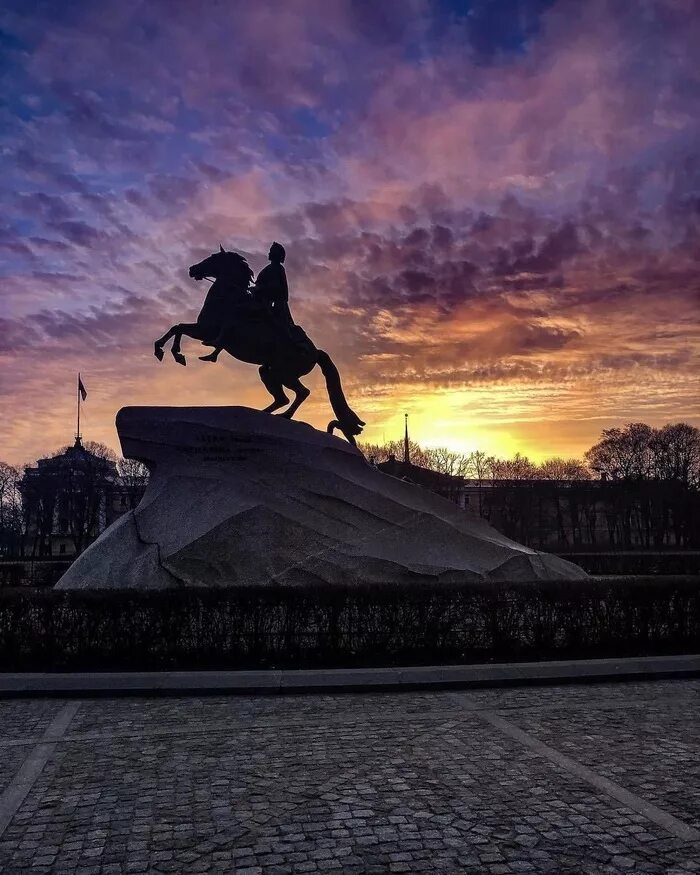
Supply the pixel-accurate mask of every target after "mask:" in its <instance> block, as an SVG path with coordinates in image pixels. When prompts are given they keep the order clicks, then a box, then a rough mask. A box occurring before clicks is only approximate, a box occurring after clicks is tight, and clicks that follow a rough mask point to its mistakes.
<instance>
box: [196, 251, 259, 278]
mask: <svg viewBox="0 0 700 875" xmlns="http://www.w3.org/2000/svg"><path fill="white" fill-rule="evenodd" d="M190 276H191V277H192V279H195V280H198V281H199V280H203V279H204V277H211V278H213V279H215V280H228V281H229V282H232V283H235V284H236V285H243V286H245V288H248V283H249V282H250V280H251V279H252V277H253V271H252V270H251V269H250V267H249V265H248V262H247V261H246V260H245V258H243V256H242V255H239V254H238V253H237V252H227V251H226V250H225V249H224V247H223V246H221V245H220V246H219V251H218V252H214V253H213V254H212V255H210V256H209V257H208V258H205V259H204V261H200V262H199V263H198V264H193V265H192V267H190Z"/></svg>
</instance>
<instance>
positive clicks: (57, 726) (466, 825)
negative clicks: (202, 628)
mask: <svg viewBox="0 0 700 875" xmlns="http://www.w3.org/2000/svg"><path fill="white" fill-rule="evenodd" d="M699 700H700V680H676V681H656V682H634V683H625V684H620V685H617V684H610V683H606V684H602V685H591V686H586V687H575V686H566V687H555V686H548V687H540V688H522V687H520V688H514V689H483V690H467V691H426V692H404V693H366V694H358V693H346V694H343V695H330V694H324V693H321V694H318V695H309V694H307V695H304V696H284V697H281V696H268V697H265V696H242V695H239V696H235V697H232V696H226V695H219V696H199V697H180V698H167V699H164V698H155V699H153V698H147V697H142V698H118V699H106V698H105V699H89V700H73V701H71V702H61V701H60V700H57V699H51V700H46V699H43V700H17V701H6V702H3V703H0V704H1V705H2V707H0V757H1V756H2V755H3V754H4V753H7V752H8V751H9V752H11V753H12V758H6V759H5V760H3V761H2V762H3V765H4V767H5V769H6V772H7V773H9V775H10V779H9V780H10V784H9V785H8V786H6V787H5V788H4V792H0V872H2V873H3V875H5V873H7V875H14V873H23V872H32V873H49V872H51V873H53V872H57V873H58V872H61V873H76V875H77V873H82V875H89V873H93V875H98V873H99V875H101V873H105V875H107V873H127V872H153V873H161V872H162V873H165V872H186V873H189V872H194V873H196V872H231V873H237V875H240V873H244V875H264V873H276V875H280V873H291V875H296V873H301V872H339V873H357V875H361V873H362V875H364V873H377V875H379V873H387V872H388V873H392V872H449V873H464V872H466V873H489V875H499V873H500V875H509V873H518V872H552V873H558V872H571V873H601V875H602V873H605V875H609V873H611V875H612V873H623V872H634V873H637V872H648V873H658V875H662V873H663V875H665V873H681V872H683V873H686V872H697V871H700V830H699V829H697V828H696V827H695V826H694V825H696V824H697V822H698V818H700V799H699V798H698V794H697V793H696V792H695V790H696V789H697V771H696V763H697V760H698V757H697V752H698V750H697V747H698V739H697V728H696V721H697V714H698V710H697V704H698V701H699ZM46 707H49V708H50V709H53V710H51V711H50V714H51V716H50V719H49V720H48V721H47V719H46V718H47V717H49V712H47V711H45V710H44V709H45V708H46ZM32 715H33V722H32V720H31V719H29V720H28V722H27V729H28V731H27V734H26V735H25V737H24V738H23V739H17V738H16V736H13V737H10V736H9V735H8V736H6V735H5V732H4V727H5V724H7V725H8V726H10V727H12V731H13V732H15V733H16V731H17V727H18V725H20V723H21V721H22V720H23V719H26V718H27V717H30V718H31V717H32ZM3 721H4V722H3ZM3 740H4V741H5V744H4V746H2V741H3ZM19 740H22V741H23V744H21V745H20V744H17V743H16V742H18V741H19ZM16 754H20V755H21V756H15V755H16ZM23 757H24V759H22V758H23ZM20 761H21V762H20ZM14 769H17V771H16V773H15V776H14V779H13V776H12V772H13V770H14ZM13 780H14V781H15V782H19V783H20V786H19V788H18V787H17V786H13V784H12V782H13ZM2 790H3V788H2V787H0V791H2ZM621 799H622V800H627V801H626V803H625V802H621V801H620V800H621ZM3 818H4V820H3ZM3 824H4V826H3Z"/></svg>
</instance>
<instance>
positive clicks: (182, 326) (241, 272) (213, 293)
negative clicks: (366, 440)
mask: <svg viewBox="0 0 700 875" xmlns="http://www.w3.org/2000/svg"><path fill="white" fill-rule="evenodd" d="M284 258H285V251H284V247H282V246H281V245H280V244H279V243H273V244H272V246H271V247H270V253H269V259H270V263H269V264H268V265H267V267H265V268H263V270H261V271H260V273H259V274H258V278H257V281H256V282H255V284H254V285H253V286H252V287H251V285H250V284H251V280H252V278H253V271H252V270H251V269H250V267H249V266H248V262H247V261H246V260H245V258H243V256H242V255H239V254H238V253H237V252H227V251H226V250H225V249H224V248H223V246H220V247H219V252H215V253H214V254H213V255H210V256H209V257H208V258H205V259H204V261H200V262H199V264H193V265H192V267H190V276H191V277H192V278H193V279H195V280H197V281H199V280H203V279H205V278H207V279H213V283H212V285H211V287H210V288H209V291H208V292H207V296H206V298H205V301H204V305H203V307H202V309H201V310H200V313H199V316H198V317H197V321H196V322H191V323H187V322H182V323H179V324H178V325H173V327H172V328H170V330H169V331H167V332H166V333H165V334H164V335H163V336H162V337H160V338H159V339H158V340H156V342H155V349H154V353H155V356H156V358H157V359H158V360H159V361H162V360H163V347H164V345H165V344H166V343H167V341H168V340H170V338H173V343H172V348H171V352H172V355H173V358H174V359H175V361H176V362H178V363H179V364H181V365H185V364H187V361H186V359H185V356H184V355H183V354H182V353H181V351H180V340H181V338H182V336H183V335H185V336H186V337H192V338H194V339H195V340H201V341H202V343H204V344H205V345H206V346H213V347H214V352H212V353H211V354H210V355H206V356H201V358H202V360H203V361H214V362H215V361H216V359H217V357H218V355H219V353H220V352H221V351H222V350H225V351H226V352H227V353H229V355H232V356H233V357H234V358H236V359H239V360H240V361H243V362H250V363H251V364H256V365H260V369H259V373H260V379H261V380H262V381H263V384H264V385H265V388H266V389H267V390H268V392H269V393H270V394H271V395H272V397H273V402H272V404H270V405H269V406H268V407H266V408H265V410H266V411H267V412H269V413H271V412H273V411H274V410H279V409H280V408H281V407H285V406H286V405H289V406H288V407H287V409H286V410H285V411H284V413H282V414H281V415H282V416H286V417H287V418H289V419H291V418H292V416H294V414H295V413H296V411H297V410H298V409H299V407H300V406H301V405H302V404H303V403H304V401H305V400H306V399H307V398H308V396H309V390H308V389H307V388H306V386H304V385H303V383H302V382H301V381H300V379H299V378H300V377H303V376H304V374H308V373H309V371H311V370H312V369H313V368H314V367H315V365H318V366H319V367H320V368H321V371H322V372H323V376H324V377H325V378H326V386H327V388H328V397H329V398H330V402H331V407H332V408H333V412H334V414H335V416H336V418H335V419H334V420H333V421H332V422H330V423H329V424H328V431H329V432H332V431H333V429H334V428H338V429H339V430H340V431H341V432H342V433H343V434H344V435H345V437H346V438H347V439H348V441H349V442H350V443H351V444H354V443H355V437H356V435H358V434H360V433H361V432H362V427H363V426H364V424H365V423H364V422H363V421H362V420H361V419H360V418H359V416H357V414H356V413H354V412H353V411H352V410H351V408H350V406H349V404H348V402H347V400H346V399H345V395H344V393H343V387H342V385H341V382H340V375H339V374H338V369H337V368H336V366H335V365H334V364H333V361H332V359H331V357H330V356H329V355H328V353H326V352H324V351H323V350H322V349H317V348H316V347H315V346H314V344H313V342H312V341H311V340H310V339H309V337H308V335H307V334H306V332H305V331H304V330H303V329H302V328H301V327H300V326H299V325H295V324H294V321H293V320H292V316H291V313H290V311H289V303H288V299H289V292H288V288H287V276H286V273H285V270H284V265H283V262H284ZM285 387H286V388H287V389H291V390H292V392H293V393H294V400H293V401H292V403H291V404H290V403H289V398H287V396H286V395H285V392H284V388H285Z"/></svg>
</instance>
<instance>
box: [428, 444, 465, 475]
mask: <svg viewBox="0 0 700 875" xmlns="http://www.w3.org/2000/svg"><path fill="white" fill-rule="evenodd" d="M425 461H426V464H425V466H424V467H426V468H430V469H431V470H432V471H438V472H439V473H440V474H449V475H450V476H451V477H467V476H468V475H469V472H470V470H471V457H470V456H468V455H465V454H464V453H456V452H454V451H453V450H448V449H447V447H430V448H429V449H427V450H425Z"/></svg>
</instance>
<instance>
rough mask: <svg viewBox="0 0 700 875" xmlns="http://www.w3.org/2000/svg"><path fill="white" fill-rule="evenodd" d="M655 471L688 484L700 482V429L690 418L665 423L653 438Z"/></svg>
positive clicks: (659, 476) (663, 477)
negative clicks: (691, 422)
mask: <svg viewBox="0 0 700 875" xmlns="http://www.w3.org/2000/svg"><path fill="white" fill-rule="evenodd" d="M651 450H652V453H653V465H654V474H655V476H656V477H658V478H659V479H660V480H672V481H675V482H678V483H683V484H685V485H686V486H691V485H698V483H700V429H697V428H695V427H694V426H692V425H689V424H688V423H687V422H677V423H675V424H670V423H669V424H668V425H665V426H664V427H663V428H661V429H659V430H658V431H657V432H655V434H654V436H653V438H652V441H651Z"/></svg>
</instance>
